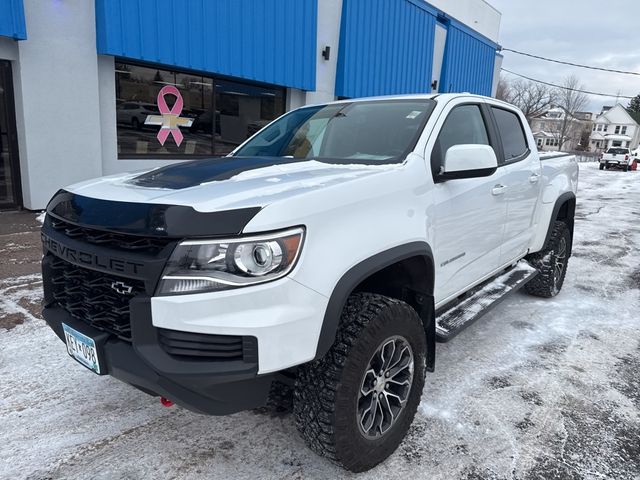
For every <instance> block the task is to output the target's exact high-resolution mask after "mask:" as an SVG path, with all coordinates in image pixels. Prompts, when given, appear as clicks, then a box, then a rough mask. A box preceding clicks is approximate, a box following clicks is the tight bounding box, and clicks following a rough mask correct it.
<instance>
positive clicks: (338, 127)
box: [234, 99, 435, 163]
mask: <svg viewBox="0 0 640 480" xmlns="http://www.w3.org/2000/svg"><path fill="white" fill-rule="evenodd" d="M434 106H435V102H434V101H433V100H428V99H421V100H408V99H407V100H377V101H376V100H374V101H370V102H354V103H337V104H329V105H319V106H313V107H305V108H300V109H298V110H294V111H293V112H291V113H288V114H287V115H284V116H282V117H280V118H279V119H278V120H276V121H275V122H274V123H272V124H271V125H269V126H268V127H267V128H265V129H264V130H262V131H261V132H260V133H259V134H258V135H257V136H255V137H254V138H252V139H251V140H249V141H248V142H247V143H246V144H245V145H244V146H242V147H240V148H239V149H238V150H237V151H236V152H235V153H234V155H235V156H247V157H249V156H252V157H256V156H257V157H289V158H309V159H310V158H313V159H318V160H323V159H324V160H334V161H335V160H337V161H349V162H353V161H356V162H358V163H389V162H395V161H401V160H403V159H404V157H405V156H406V155H407V154H408V153H409V152H410V151H411V149H413V147H414V146H415V144H416V142H417V141H418V137H419V135H420V133H421V132H422V129H423V127H424V125H425V123H426V122H427V120H428V118H429V115H431V112H432V111H433V108H434Z"/></svg>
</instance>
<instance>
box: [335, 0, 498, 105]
mask: <svg viewBox="0 0 640 480" xmlns="http://www.w3.org/2000/svg"><path fill="white" fill-rule="evenodd" d="M436 22H437V23H439V24H440V25H442V26H443V27H445V28H447V31H448V33H447V37H446V43H445V51H444V59H443V64H442V72H441V77H440V79H439V80H440V81H439V84H440V85H441V87H440V89H439V91H441V92H470V93H478V94H482V95H490V94H491V86H492V81H493V69H494V62H495V53H496V48H497V47H498V45H497V44H496V43H495V42H493V41H491V40H490V39H488V38H487V37H485V36H483V35H481V34H480V33H478V32H476V31H475V30H473V29H472V28H470V27H468V26H467V25H464V24H463V23H461V22H459V21H458V20H456V19H454V18H452V17H450V16H449V15H446V14H445V13H443V12H441V11H439V10H438V9H436V8H435V7H433V6H432V5H430V4H429V3H427V2H425V1H423V0H343V7H342V25H341V27H342V28H341V31H340V51H339V55H338V71H337V77H336V95H338V96H341V97H348V98H354V97H363V96H375V95H389V94H401V93H430V92H431V90H432V88H431V81H432V78H431V76H432V66H433V58H434V36H435V25H436Z"/></svg>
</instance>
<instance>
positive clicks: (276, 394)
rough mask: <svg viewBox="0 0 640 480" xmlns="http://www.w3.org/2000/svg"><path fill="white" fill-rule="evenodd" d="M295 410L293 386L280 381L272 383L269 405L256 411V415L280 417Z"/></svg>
mask: <svg viewBox="0 0 640 480" xmlns="http://www.w3.org/2000/svg"><path fill="white" fill-rule="evenodd" d="M292 410H293V386H292V385H287V384H286V383H283V382H280V381H278V380H275V381H273V383H271V389H270V390H269V397H268V398H267V403H266V404H265V405H264V406H262V407H258V408H255V409H254V412H255V413H259V414H262V415H269V416H271V417H280V416H283V415H286V414H288V413H291V411H292Z"/></svg>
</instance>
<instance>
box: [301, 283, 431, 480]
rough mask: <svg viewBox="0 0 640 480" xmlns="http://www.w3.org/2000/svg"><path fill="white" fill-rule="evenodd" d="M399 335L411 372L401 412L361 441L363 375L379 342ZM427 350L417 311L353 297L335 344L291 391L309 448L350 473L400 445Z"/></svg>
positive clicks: (419, 389) (368, 296)
mask: <svg viewBox="0 0 640 480" xmlns="http://www.w3.org/2000/svg"><path fill="white" fill-rule="evenodd" d="M392 336H402V337H403V338H404V339H406V340H407V341H408V344H409V346H410V347H411V350H412V353H413V360H414V370H413V379H412V384H411V388H410V390H409V393H408V396H407V398H406V403H405V406H404V408H403V409H402V410H401V412H400V413H399V414H398V416H397V420H396V421H395V423H393V425H392V426H391V428H390V429H389V430H388V431H387V432H386V433H385V434H384V435H382V436H381V437H378V438H375V439H370V438H367V437H365V435H364V434H363V433H362V431H361V428H360V426H359V424H358V406H357V403H358V398H359V394H360V388H361V384H362V380H363V376H364V373H365V371H366V369H367V368H368V365H369V362H370V360H371V358H372V356H373V354H374V352H376V350H377V349H378V348H379V346H380V345H381V343H383V342H384V341H385V340H386V339H388V338H390V337H392ZM426 352H427V346H426V339H425V333H424V328H423V326H422V322H421V320H420V318H419V317H418V314H417V313H416V311H415V310H414V309H413V308H411V307H410V306H409V305H407V304H406V303H404V302H402V301H400V300H396V299H392V298H388V297H385V296H382V295H376V294H370V293H355V294H353V295H351V297H349V299H348V301H347V304H346V305H345V308H344V310H343V312H342V315H341V318H340V325H339V328H338V332H337V335H336V340H335V343H334V344H333V346H332V347H331V349H330V350H329V352H328V353H327V354H326V355H325V356H324V357H323V358H321V359H319V360H316V361H313V362H310V363H307V364H305V365H303V366H302V367H300V369H299V371H298V374H297V376H296V383H295V388H294V400H293V413H294V417H295V422H296V427H297V428H298V431H299V432H300V435H301V436H302V438H303V439H304V441H305V442H306V443H307V445H308V446H309V448H311V450H313V451H314V452H316V453H317V454H319V455H321V456H324V457H327V458H329V459H330V460H331V461H333V462H334V463H336V464H338V465H340V466H342V467H344V468H346V469H347V470H350V471H352V472H363V471H366V470H369V469H371V468H373V467H374V466H376V465H377V464H378V463H380V462H382V461H383V460H385V459H386V458H387V457H388V456H389V455H391V454H392V453H393V452H394V451H395V449H396V448H397V447H398V445H400V442H402V440H403V438H404V436H405V435H406V433H407V430H408V429H409V426H410V425H411V422H412V421H413V417H414V416H415V413H416V410H417V408H418V404H419V402H420V397H421V395H422V388H423V386H424V376H425V371H426V370H425V358H426Z"/></svg>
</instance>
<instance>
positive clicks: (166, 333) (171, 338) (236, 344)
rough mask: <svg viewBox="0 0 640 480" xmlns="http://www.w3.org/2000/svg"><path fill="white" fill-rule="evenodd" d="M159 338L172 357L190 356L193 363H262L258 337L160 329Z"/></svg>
mask: <svg viewBox="0 0 640 480" xmlns="http://www.w3.org/2000/svg"><path fill="white" fill-rule="evenodd" d="M158 336H159V338H160V345H162V348H163V349H164V350H165V352H167V353H168V354H170V355H176V356H181V357H189V358H190V359H191V360H207V361H223V362H230V361H234V360H239V361H244V362H246V363H256V362H257V361H258V342H257V339H256V338H255V337H248V336H237V335H209V334H206V333H191V332H179V331H177V330H166V329H164V328H159V329H158Z"/></svg>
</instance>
